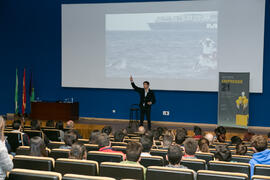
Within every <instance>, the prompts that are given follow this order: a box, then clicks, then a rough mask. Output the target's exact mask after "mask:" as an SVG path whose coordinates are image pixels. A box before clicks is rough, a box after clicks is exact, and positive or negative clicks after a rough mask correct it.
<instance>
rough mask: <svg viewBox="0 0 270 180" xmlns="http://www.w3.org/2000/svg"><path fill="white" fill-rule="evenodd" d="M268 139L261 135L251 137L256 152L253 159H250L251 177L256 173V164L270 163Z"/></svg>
mask: <svg viewBox="0 0 270 180" xmlns="http://www.w3.org/2000/svg"><path fill="white" fill-rule="evenodd" d="M267 145H268V143H267V139H266V138H264V137H263V136H261V135H255V136H253V137H252V139H251V146H252V148H253V151H254V152H255V153H254V154H253V156H252V159H251V160H250V161H249V164H250V170H251V173H250V177H252V176H253V174H254V166H255V165H256V164H266V165H270V150H269V149H267Z"/></svg>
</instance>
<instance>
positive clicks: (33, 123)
mask: <svg viewBox="0 0 270 180" xmlns="http://www.w3.org/2000/svg"><path fill="white" fill-rule="evenodd" d="M31 130H37V131H40V130H41V128H40V121H38V120H32V121H31Z"/></svg>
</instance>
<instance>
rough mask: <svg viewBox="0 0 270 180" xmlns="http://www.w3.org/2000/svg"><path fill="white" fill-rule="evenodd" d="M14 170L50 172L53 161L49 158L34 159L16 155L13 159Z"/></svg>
mask: <svg viewBox="0 0 270 180" xmlns="http://www.w3.org/2000/svg"><path fill="white" fill-rule="evenodd" d="M13 163H14V168H21V169H32V170H42V171H52V170H53V169H54V159H53V158H50V157H35V156H23V155H17V156H15V157H14V159H13Z"/></svg>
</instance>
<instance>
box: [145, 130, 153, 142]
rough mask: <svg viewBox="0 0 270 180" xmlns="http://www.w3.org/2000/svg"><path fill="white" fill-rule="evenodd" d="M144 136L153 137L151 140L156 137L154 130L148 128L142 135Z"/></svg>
mask: <svg viewBox="0 0 270 180" xmlns="http://www.w3.org/2000/svg"><path fill="white" fill-rule="evenodd" d="M142 136H146V137H148V138H149V139H151V140H153V139H154V135H153V132H152V131H149V130H147V131H146V132H145V133H144V135H142Z"/></svg>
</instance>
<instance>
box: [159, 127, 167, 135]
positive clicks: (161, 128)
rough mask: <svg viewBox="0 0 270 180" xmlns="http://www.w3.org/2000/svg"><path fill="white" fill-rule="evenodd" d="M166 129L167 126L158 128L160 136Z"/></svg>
mask: <svg viewBox="0 0 270 180" xmlns="http://www.w3.org/2000/svg"><path fill="white" fill-rule="evenodd" d="M165 129H166V128H163V127H158V128H157V131H158V134H159V136H162V134H163V133H164V132H165Z"/></svg>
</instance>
